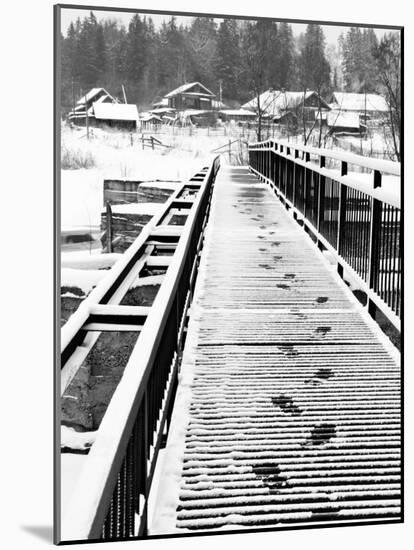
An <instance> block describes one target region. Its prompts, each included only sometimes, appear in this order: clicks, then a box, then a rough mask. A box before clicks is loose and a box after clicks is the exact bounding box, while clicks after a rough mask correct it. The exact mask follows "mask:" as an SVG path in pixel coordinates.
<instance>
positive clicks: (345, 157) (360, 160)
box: [249, 139, 401, 176]
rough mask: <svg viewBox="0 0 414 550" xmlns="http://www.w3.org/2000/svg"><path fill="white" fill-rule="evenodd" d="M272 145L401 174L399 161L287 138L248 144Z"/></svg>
mask: <svg viewBox="0 0 414 550" xmlns="http://www.w3.org/2000/svg"><path fill="white" fill-rule="evenodd" d="M272 145H277V146H280V145H281V146H282V147H287V148H290V149H292V150H293V151H295V150H296V151H301V152H303V153H309V154H310V155H317V156H319V157H325V158H331V159H335V160H340V161H343V162H346V163H348V164H354V165H356V166H362V167H364V168H369V169H370V170H378V171H379V172H382V173H383V174H391V175H393V176H400V175H401V165H400V163H399V162H394V161H392V160H381V159H374V158H369V157H364V156H362V155H356V154H355V153H347V152H343V151H338V150H334V149H322V148H318V147H310V146H309V145H302V144H299V143H292V142H290V141H287V140H276V139H269V140H266V141H260V142H257V143H251V144H249V148H250V149H251V150H255V149H256V148H261V147H266V146H268V147H269V146H270V147H272Z"/></svg>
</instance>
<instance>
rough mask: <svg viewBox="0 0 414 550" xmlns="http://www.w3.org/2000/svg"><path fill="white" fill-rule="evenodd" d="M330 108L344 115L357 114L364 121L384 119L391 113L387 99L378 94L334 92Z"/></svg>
mask: <svg viewBox="0 0 414 550" xmlns="http://www.w3.org/2000/svg"><path fill="white" fill-rule="evenodd" d="M330 107H331V108H332V109H333V110H336V111H341V112H342V113H357V114H359V115H360V116H361V117H362V120H363V121H365V120H369V119H376V118H383V117H384V115H386V114H387V113H388V111H389V108H388V105H387V102H386V100H385V98H384V97H382V96H381V95H378V94H363V93H362V94H357V93H348V92H334V93H333V94H332V97H331V103H330Z"/></svg>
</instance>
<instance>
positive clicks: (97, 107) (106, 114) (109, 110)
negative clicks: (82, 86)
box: [93, 103, 138, 121]
mask: <svg viewBox="0 0 414 550" xmlns="http://www.w3.org/2000/svg"><path fill="white" fill-rule="evenodd" d="M93 110H94V113H95V118H96V119H103V120H135V121H136V120H138V109H137V106H136V105H131V104H128V103H94V104H93Z"/></svg>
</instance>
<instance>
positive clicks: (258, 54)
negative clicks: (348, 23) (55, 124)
mask: <svg viewBox="0 0 414 550" xmlns="http://www.w3.org/2000/svg"><path fill="white" fill-rule="evenodd" d="M395 36H396V37H398V35H396V34H395V33H394V35H390V34H388V35H385V36H384V38H383V39H381V41H378V38H377V36H376V34H375V32H374V31H373V30H372V29H361V28H358V27H352V28H349V29H348V30H347V31H346V32H344V33H343V34H342V35H341V36H340V38H339V40H338V45H337V48H336V51H335V50H334V51H332V48H333V46H332V45H330V46H329V47H327V44H326V39H325V37H324V33H323V29H322V27H321V26H319V25H316V24H309V25H307V26H306V27H304V33H302V34H300V35H299V36H297V37H295V36H294V35H293V32H292V27H291V25H289V24H288V23H285V22H282V23H276V22H274V21H271V20H265V19H263V20H259V21H240V20H234V19H224V20H222V21H221V22H219V23H218V22H217V20H215V19H213V18H209V17H195V18H192V20H191V23H190V24H189V25H186V26H184V25H182V24H180V25H179V24H178V23H177V20H176V18H174V17H171V18H170V19H169V20H168V21H167V20H166V21H164V22H163V23H162V25H161V26H159V27H158V28H156V27H155V25H154V22H153V20H152V19H151V17H147V16H141V15H138V14H135V15H134V16H133V17H132V19H131V21H130V23H129V26H128V28H125V27H124V26H123V25H121V24H120V23H119V22H118V21H117V20H115V19H113V20H109V19H103V20H101V21H98V20H97V18H96V17H95V15H94V14H93V13H92V12H90V13H89V15H88V16H86V17H85V18H84V19H83V20H81V19H77V20H76V21H74V22H71V23H70V25H69V27H68V29H67V32H66V36H63V35H62V36H61V40H62V49H61V52H62V58H61V60H62V63H61V67H62V107H63V109H64V110H66V111H67V110H69V109H71V108H72V107H73V105H74V103H75V102H76V100H77V99H79V97H80V95H81V94H82V93H85V92H86V91H88V90H89V89H90V88H92V87H104V88H106V89H107V90H108V91H109V92H110V93H112V94H113V95H115V96H117V97H119V98H122V97H123V94H122V85H123V86H124V87H125V90H126V94H127V99H128V102H130V103H136V104H138V106H139V107H140V108H141V109H142V108H148V107H149V106H150V105H151V104H152V102H153V101H154V100H157V99H160V98H161V97H163V96H164V95H165V93H167V92H168V91H170V90H171V89H173V88H175V87H177V86H179V85H181V84H183V83H185V82H192V81H197V80H198V81H200V82H201V83H203V84H204V85H205V86H207V88H209V89H210V90H212V91H213V92H214V93H215V94H217V97H219V92H220V90H221V91H222V99H223V101H225V102H226V103H227V104H229V105H230V106H233V105H238V104H240V103H243V102H245V101H248V100H250V99H252V97H254V96H255V95H256V94H257V93H261V92H262V91H264V90H266V89H268V88H273V89H276V90H281V89H286V90H296V91H302V90H317V91H319V92H320V93H321V94H322V95H323V97H328V95H329V93H330V92H331V91H333V90H334V89H335V90H343V91H352V92H367V93H368V92H378V93H385V94H387V82H385V81H384V74H383V73H384V68H385V64H386V63H387V55H388V57H389V52H390V48H391V49H392V53H393V55H396V56H397V57H398V59H399V56H400V52H399V47H400V45H399V42H398V38H397V40H395V39H394V38H393V37H395ZM389 40H391V42H392V44H391V45H390V44H389ZM387 41H388V42H387ZM338 58H339V59H340V61H339V62H338ZM387 68H388V69H389V68H390V60H389V59H388V65H387ZM381 70H382V72H381Z"/></svg>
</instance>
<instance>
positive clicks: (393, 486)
mask: <svg viewBox="0 0 414 550" xmlns="http://www.w3.org/2000/svg"><path fill="white" fill-rule="evenodd" d="M180 376H181V380H180V385H179V389H178V392H177V399H176V405H175V409H174V412H173V417H172V421H171V430H170V434H169V438H168V443H167V449H166V457H165V460H164V467H163V472H162V473H161V484H160V488H159V492H158V497H157V503H156V506H155V510H156V517H155V518H154V520H153V522H152V526H150V533H151V534H156V533H171V532H185V531H192V532H194V531H195V530H203V529H204V530H206V529H214V530H217V529H242V528H255V527H275V526H283V525H286V524H292V523H293V524H305V523H315V522H316V523H321V522H322V523H325V522H335V523H338V522H340V521H355V520H358V521H361V520H362V521H363V520H369V521H373V520H376V519H378V520H384V519H391V520H392V519H396V520H398V518H399V515H400V466H399V459H400V457H399V449H400V447H399V446H400V442H399V434H400V419H399V412H400V393H399V392H400V371H399V365H398V354H397V353H396V350H395V348H393V346H392V345H391V344H390V343H389V341H388V340H387V338H386V337H385V336H384V335H383V334H382V333H381V332H380V330H379V329H378V327H377V326H376V324H375V323H374V322H373V321H372V320H371V318H370V317H369V316H368V314H367V313H366V312H365V310H363V308H362V307H361V306H360V305H359V303H358V302H357V300H356V299H355V298H354V296H353V295H352V293H351V292H350V291H349V290H348V289H347V287H346V286H345V284H344V283H343V282H342V281H341V280H340V279H339V277H338V276H337V274H336V273H335V272H334V271H333V269H332V268H331V267H330V266H329V264H328V263H327V261H326V260H325V258H324V257H323V255H322V254H321V253H320V252H319V251H318V250H317V248H316V247H315V245H314V244H313V243H312V242H311V241H310V239H309V237H308V236H307V235H306V233H305V232H304V231H303V230H302V229H301V228H300V227H299V226H298V225H297V223H296V222H295V221H294V220H293V219H292V218H291V216H290V215H288V213H287V212H286V210H285V209H284V207H283V205H282V204H281V203H280V202H279V201H278V200H277V199H276V198H275V197H274V195H273V194H272V193H271V192H270V191H269V190H268V188H267V187H265V186H264V184H262V183H260V182H259V181H258V180H257V178H256V177H254V176H252V175H250V173H249V172H248V170H247V169H246V168H230V167H229V168H224V169H222V170H220V172H219V175H218V178H217V180H216V184H215V189H214V194H213V203H212V210H211V216H210V221H209V226H208V230H207V234H206V241H205V248H204V251H203V256H202V261H201V268H200V273H199V279H198V282H197V287H196V292H195V297H194V302H193V306H192V310H191V318H190V326H189V333H188V338H187V343H186V348H185V352H184V358H183V364H182V369H181V375H180Z"/></svg>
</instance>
